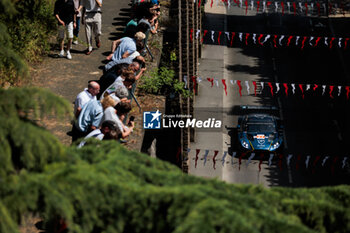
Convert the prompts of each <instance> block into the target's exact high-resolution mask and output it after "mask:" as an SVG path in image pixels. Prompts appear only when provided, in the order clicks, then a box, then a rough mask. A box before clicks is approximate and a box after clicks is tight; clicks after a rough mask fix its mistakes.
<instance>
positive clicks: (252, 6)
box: [250, 1, 254, 10]
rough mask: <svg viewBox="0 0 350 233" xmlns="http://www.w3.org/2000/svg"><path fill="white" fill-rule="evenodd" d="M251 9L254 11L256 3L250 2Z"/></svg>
mask: <svg viewBox="0 0 350 233" xmlns="http://www.w3.org/2000/svg"><path fill="white" fill-rule="evenodd" d="M250 9H251V10H254V1H250Z"/></svg>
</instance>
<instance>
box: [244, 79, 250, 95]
mask: <svg viewBox="0 0 350 233" xmlns="http://www.w3.org/2000/svg"><path fill="white" fill-rule="evenodd" d="M245 85H246V87H247V92H248V95H250V93H249V90H250V87H249V82H248V81H245Z"/></svg>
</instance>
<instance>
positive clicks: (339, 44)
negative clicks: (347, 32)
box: [338, 38, 343, 48]
mask: <svg viewBox="0 0 350 233" xmlns="http://www.w3.org/2000/svg"><path fill="white" fill-rule="evenodd" d="M342 39H343V38H339V39H338V46H339V48H341V40H342Z"/></svg>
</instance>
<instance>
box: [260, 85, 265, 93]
mask: <svg viewBox="0 0 350 233" xmlns="http://www.w3.org/2000/svg"><path fill="white" fill-rule="evenodd" d="M260 85H261V90H260V94H261V93H262V91H263V90H264V82H260Z"/></svg>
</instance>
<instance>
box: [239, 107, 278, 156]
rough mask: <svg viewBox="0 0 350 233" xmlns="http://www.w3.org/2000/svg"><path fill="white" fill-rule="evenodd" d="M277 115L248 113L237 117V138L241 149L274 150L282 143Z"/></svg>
mask: <svg viewBox="0 0 350 233" xmlns="http://www.w3.org/2000/svg"><path fill="white" fill-rule="evenodd" d="M279 122H280V121H279V119H278V118H277V117H274V116H271V115H268V114H249V115H244V116H240V117H239V119H238V126H237V129H238V140H239V144H240V146H241V147H242V148H241V149H243V150H250V151H252V150H262V151H276V150H277V149H278V148H279V147H280V146H281V144H282V141H283V137H282V133H281V132H282V130H281V129H282V127H281V125H280V124H279Z"/></svg>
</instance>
